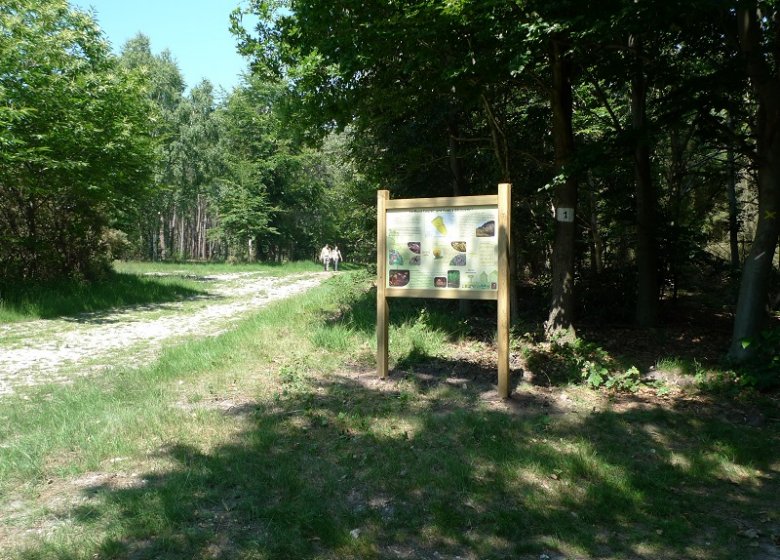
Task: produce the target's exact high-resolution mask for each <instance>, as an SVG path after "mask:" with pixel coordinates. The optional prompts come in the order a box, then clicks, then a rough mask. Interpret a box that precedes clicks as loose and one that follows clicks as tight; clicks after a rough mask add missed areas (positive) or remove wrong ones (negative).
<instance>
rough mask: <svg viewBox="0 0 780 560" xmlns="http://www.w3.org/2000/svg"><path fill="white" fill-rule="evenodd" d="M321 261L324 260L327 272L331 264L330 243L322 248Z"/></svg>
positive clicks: (323, 264) (323, 263)
mask: <svg viewBox="0 0 780 560" xmlns="http://www.w3.org/2000/svg"><path fill="white" fill-rule="evenodd" d="M320 261H321V262H322V266H323V268H324V270H325V272H327V271H328V266H329V265H330V245H325V246H324V247H323V248H322V251H320Z"/></svg>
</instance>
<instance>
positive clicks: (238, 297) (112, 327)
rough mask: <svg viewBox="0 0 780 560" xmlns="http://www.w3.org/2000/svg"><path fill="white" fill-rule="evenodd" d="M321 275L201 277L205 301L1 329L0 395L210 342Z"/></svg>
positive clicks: (303, 289)
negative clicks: (177, 342)
mask: <svg viewBox="0 0 780 560" xmlns="http://www.w3.org/2000/svg"><path fill="white" fill-rule="evenodd" d="M325 278H327V276H326V275H324V274H322V273H310V274H299V275H294V276H286V277H283V278H277V277H271V276H264V275H263V274H262V273H255V272H245V273H235V274H216V275H212V276H206V277H204V278H203V280H205V281H207V282H209V285H208V292H209V297H207V298H202V299H200V300H196V302H193V301H185V302H172V303H164V304H159V305H144V306H134V307H130V308H122V309H113V310H109V311H105V312H100V313H89V314H83V315H79V316H78V317H68V318H59V319H52V320H40V321H31V322H26V323H14V324H10V325H3V326H0V395H8V394H12V393H14V391H15V388H19V387H23V386H32V385H39V384H41V383H48V382H63V383H66V382H68V381H69V380H70V379H72V378H73V377H75V376H79V375H86V374H89V373H94V372H95V371H99V370H101V369H105V368H107V367H110V366H112V365H117V364H124V365H140V364H142V363H148V362H149V361H151V360H152V359H154V357H155V356H156V355H157V354H158V353H159V351H160V349H161V347H162V346H163V344H164V343H165V342H166V341H168V340H169V339H171V338H173V337H180V336H187V335H198V336H210V335H214V334H217V333H219V332H222V331H224V330H226V329H227V328H228V327H229V325H230V323H231V322H232V321H233V320H234V319H237V318H239V317H240V316H242V315H244V314H246V313H248V312H250V311H253V310H256V309H259V308H261V307H263V306H265V305H267V304H268V303H270V302H272V301H275V300H278V299H282V298H285V297H288V296H291V295H293V294H297V293H301V292H303V291H305V290H308V289H309V288H312V287H314V286H316V285H318V284H319V283H320V282H322V281H323V280H324V279H325Z"/></svg>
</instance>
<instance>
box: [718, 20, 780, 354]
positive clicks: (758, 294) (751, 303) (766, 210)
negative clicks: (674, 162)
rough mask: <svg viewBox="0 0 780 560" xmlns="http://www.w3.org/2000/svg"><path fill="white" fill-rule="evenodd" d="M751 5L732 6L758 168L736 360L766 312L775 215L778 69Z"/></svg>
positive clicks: (748, 348)
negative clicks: (752, 100) (751, 98)
mask: <svg viewBox="0 0 780 560" xmlns="http://www.w3.org/2000/svg"><path fill="white" fill-rule="evenodd" d="M759 17H760V16H759V14H758V13H757V10H756V9H755V8H753V9H748V8H742V9H740V10H739V11H738V14H737V21H738V37H739V42H740V47H741V49H742V53H743V55H744V56H745V62H746V65H747V73H748V76H749V78H750V81H751V85H752V87H753V91H754V92H755V94H756V99H757V101H758V110H757V115H756V126H755V131H756V135H757V145H756V154H755V161H756V165H757V170H758V224H757V226H756V235H755V238H754V239H753V245H752V246H751V247H750V252H749V253H748V255H747V258H746V259H745V264H744V267H743V269H742V281H741V282H740V286H739V299H738V300H737V309H736V315H735V318H734V332H733V334H732V339H731V348H730V349H729V358H731V359H733V360H735V361H737V362H742V361H744V360H746V359H748V358H749V357H750V356H751V355H752V354H753V351H754V348H755V345H750V344H748V345H744V344H743V341H745V340H749V339H751V338H753V337H755V336H756V335H758V334H759V333H760V332H761V329H762V328H763V326H764V324H765V321H766V317H767V302H768V296H769V288H770V286H769V278H770V275H771V272H772V261H773V259H774V253H775V249H776V247H777V238H778V233H779V232H780V227H779V226H778V219H780V218H779V216H780V75H779V74H778V67H777V65H776V64H773V63H771V62H770V61H769V60H767V58H766V57H765V55H764V54H763V49H762V46H763V44H764V41H765V40H770V39H768V38H767V37H765V36H764V31H763V30H762V28H761V25H760V23H759V21H760V20H759ZM766 21H768V22H772V23H774V27H775V29H774V35H773V39H771V40H774V41H775V45H774V50H775V52H776V53H780V45H778V44H777V41H778V39H777V38H776V37H777V35H776V34H777V32H778V31H780V30H778V29H777V27H778V24H779V23H780V22H778V17H777V14H775V18H774V20H772V19H771V18H767V19H766Z"/></svg>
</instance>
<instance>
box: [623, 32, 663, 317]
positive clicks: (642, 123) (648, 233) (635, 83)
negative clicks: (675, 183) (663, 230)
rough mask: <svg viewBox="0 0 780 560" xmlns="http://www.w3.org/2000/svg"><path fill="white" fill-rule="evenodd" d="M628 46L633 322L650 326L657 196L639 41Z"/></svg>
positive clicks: (654, 284)
mask: <svg viewBox="0 0 780 560" xmlns="http://www.w3.org/2000/svg"><path fill="white" fill-rule="evenodd" d="M629 49H630V50H631V51H632V53H633V55H634V70H633V75H632V77H631V121H632V127H633V132H634V142H635V143H634V171H635V180H636V223H637V245H636V263H637V301H636V323H637V325H639V326H640V327H652V326H655V324H656V322H657V320H658V248H657V239H656V227H655V223H656V209H655V206H656V202H657V195H656V192H655V185H654V184H653V177H652V171H651V168H650V145H649V140H648V137H647V134H648V130H647V115H646V113H647V80H646V78H645V75H644V69H643V68H642V62H641V60H642V58H641V57H642V46H641V43H640V40H639V39H638V38H636V37H634V36H632V37H631V38H629Z"/></svg>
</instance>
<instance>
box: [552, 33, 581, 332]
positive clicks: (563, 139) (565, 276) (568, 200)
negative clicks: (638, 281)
mask: <svg viewBox="0 0 780 560" xmlns="http://www.w3.org/2000/svg"><path fill="white" fill-rule="evenodd" d="M566 50H567V49H566V46H565V44H564V43H563V41H561V38H560V37H554V38H553V39H552V41H551V43H550V68H551V70H552V89H551V95H550V104H551V108H552V115H553V126H552V132H553V143H554V145H555V171H556V175H558V176H563V177H562V178H561V180H559V181H558V182H557V185H556V187H555V209H556V217H555V241H554V245H553V254H552V303H551V305H550V314H549V316H548V318H547V322H546V323H545V333H546V335H547V338H548V339H550V338H556V339H564V340H573V339H574V338H575V336H576V333H575V331H574V239H575V234H576V220H575V215H576V210H577V181H576V179H575V178H574V177H573V176H571V170H569V169H567V165H568V164H569V163H570V162H571V159H572V157H573V156H574V134H573V132H572V113H573V108H572V85H571V63H570V60H569V56H568V53H567V52H566ZM559 209H567V211H569V212H571V215H567V216H566V217H565V219H564V217H563V216H562V215H561V216H559V215H558V211H559ZM567 213H568V212H567Z"/></svg>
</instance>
